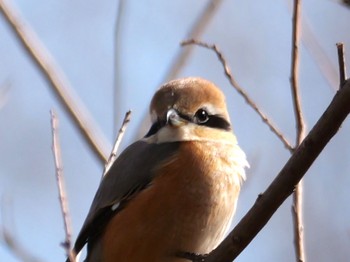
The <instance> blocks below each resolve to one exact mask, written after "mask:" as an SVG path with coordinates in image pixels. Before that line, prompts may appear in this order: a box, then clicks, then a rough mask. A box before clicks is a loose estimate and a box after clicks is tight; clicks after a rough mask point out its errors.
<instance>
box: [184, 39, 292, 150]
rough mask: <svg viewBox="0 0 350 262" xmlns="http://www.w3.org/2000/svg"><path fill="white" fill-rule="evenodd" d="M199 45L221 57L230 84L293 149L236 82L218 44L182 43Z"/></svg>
mask: <svg viewBox="0 0 350 262" xmlns="http://www.w3.org/2000/svg"><path fill="white" fill-rule="evenodd" d="M191 44H194V45H198V46H201V47H204V48H208V49H211V50H213V51H214V52H215V53H216V55H217V56H218V58H219V61H220V62H221V64H222V66H223V67H224V71H225V75H226V77H227V79H228V80H229V81H230V84H231V85H232V86H233V87H234V88H235V89H236V90H237V92H238V93H239V94H240V95H241V96H242V97H243V98H244V100H245V101H246V103H247V104H248V105H250V106H251V107H252V108H253V109H254V110H255V112H256V113H258V115H259V116H260V118H261V119H262V121H263V122H264V123H265V124H267V125H268V126H269V127H270V129H271V131H272V132H273V133H274V134H275V135H276V136H277V137H278V138H279V139H280V140H281V141H282V143H283V144H284V146H285V147H286V148H287V149H288V150H289V151H290V152H292V151H293V147H292V146H291V144H290V143H289V142H288V140H287V139H286V138H285V137H284V136H283V134H282V133H281V132H280V131H279V130H278V129H277V128H276V127H275V126H274V125H273V124H272V122H271V121H270V120H269V119H268V117H267V116H266V115H265V114H264V113H263V112H262V111H261V110H260V109H259V108H258V107H257V105H256V104H255V103H254V102H253V100H252V99H251V98H250V97H249V96H248V94H247V93H246V92H245V91H244V90H243V88H242V87H241V86H240V85H239V84H238V83H237V82H236V80H235V79H234V78H233V76H232V74H231V70H230V68H229V66H228V64H227V62H226V59H225V58H224V56H223V54H222V53H221V51H220V50H219V49H218V47H217V46H216V45H210V44H207V43H204V42H200V41H197V40H195V39H190V40H186V41H183V42H182V43H181V45H183V46H186V45H191Z"/></svg>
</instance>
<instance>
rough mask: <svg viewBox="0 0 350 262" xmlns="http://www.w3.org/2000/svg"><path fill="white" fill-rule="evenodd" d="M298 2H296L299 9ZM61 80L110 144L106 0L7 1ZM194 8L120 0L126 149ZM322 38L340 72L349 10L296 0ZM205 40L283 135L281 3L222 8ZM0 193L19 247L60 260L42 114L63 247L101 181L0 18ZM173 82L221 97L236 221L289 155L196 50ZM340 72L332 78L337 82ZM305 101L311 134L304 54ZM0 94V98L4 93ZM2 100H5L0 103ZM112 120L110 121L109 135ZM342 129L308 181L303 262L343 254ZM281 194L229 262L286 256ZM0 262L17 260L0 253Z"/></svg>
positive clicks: (312, 97)
mask: <svg viewBox="0 0 350 262" xmlns="http://www.w3.org/2000/svg"><path fill="white" fill-rule="evenodd" d="M303 2H304V1H303ZM15 3H16V5H17V6H18V8H19V9H20V10H21V12H22V13H23V16H24V17H25V19H26V20H27V21H28V22H29V23H30V25H31V26H32V27H33V28H34V30H35V31H36V32H37V34H38V35H39V37H40V38H41V40H42V41H43V43H44V44H45V45H46V47H47V48H48V49H49V50H50V52H51V53H52V55H53V56H54V57H55V59H56V60H57V62H58V63H59V64H60V66H61V67H62V69H63V71H64V72H65V73H66V75H67V77H68V79H69V80H70V82H71V84H72V86H73V87H74V89H75V91H76V92H77V94H78V95H79V96H80V98H81V99H82V101H83V102H84V103H85V104H86V107H87V108H88V109H89V111H90V112H91V114H92V115H93V117H94V118H95V120H96V122H97V123H98V125H99V126H100V128H101V130H103V132H104V134H105V135H106V137H107V138H108V139H109V141H110V143H112V141H113V140H114V133H113V131H114V121H113V81H114V80H113V79H114V48H113V46H114V39H113V34H114V24H115V16H116V11H117V1H109V0H107V1H100V2H97V1H91V0H77V1H66V0H61V1H52V0H51V1H43V0H37V1H28V0H16V1H15ZM204 6H205V1H195V0H191V1H188V0H181V1H160V0H153V1H142V2H141V1H136V0H130V1H127V5H126V8H125V14H124V23H123V29H122V33H121V35H122V41H121V50H122V52H121V53H120V54H119V56H120V61H121V65H122V66H121V68H120V72H119V74H120V75H119V76H120V83H121V86H120V93H121V98H120V101H119V103H120V105H119V108H120V112H119V116H120V117H122V116H123V115H124V113H125V111H126V110H128V109H132V110H133V116H132V122H131V124H130V125H129V127H128V130H127V133H126V136H125V139H124V140H123V143H122V147H123V148H124V147H125V146H126V145H128V144H130V143H131V142H132V139H134V137H135V134H136V133H137V132H136V129H137V128H138V126H139V123H140V121H141V119H142V117H143V116H144V113H145V111H146V110H147V108H148V103H149V101H150V99H151V97H152V94H153V93H154V90H155V89H156V88H157V87H158V86H159V84H160V82H161V81H162V79H163V78H164V73H165V72H166V71H167V69H168V66H169V65H170V63H171V60H172V58H173V57H174V56H175V55H176V54H177V52H178V50H179V48H180V47H179V42H180V41H182V40H184V37H185V35H186V34H187V32H188V28H189V26H190V25H191V24H192V23H193V22H194V20H195V18H196V17H197V15H198V14H199V13H200V12H201V10H202V9H203V7H204ZM302 13H303V15H304V16H306V17H307V19H308V21H309V23H310V25H311V26H312V28H313V33H314V35H315V36H316V38H317V39H318V40H319V44H320V45H321V46H322V48H323V49H324V50H325V52H326V54H327V55H328V56H329V58H330V60H331V62H332V63H333V65H334V66H336V65H337V55H336V47H335V43H336V42H339V41H343V42H344V43H345V44H346V48H347V61H348V67H350V56H349V54H350V34H349V25H350V9H346V8H344V7H343V6H341V5H339V4H337V3H336V2H335V0H334V1H330V0H322V1H316V0H310V1H307V2H306V1H305V3H303V6H302ZM202 40H205V41H208V42H210V43H217V44H218V45H219V47H220V48H221V50H222V51H223V53H224V54H225V56H226V58H227V60H228V62H229V63H230V65H231V68H232V71H233V74H234V76H235V77H236V79H237V80H238V82H239V83H241V85H242V86H243V87H244V88H245V89H246V91H247V92H248V93H249V94H250V95H251V97H252V98H253V99H254V100H255V101H256V102H257V104H258V105H259V106H260V107H261V108H262V109H263V111H264V112H266V113H267V115H269V116H270V117H271V119H272V120H273V122H274V123H276V125H277V126H278V127H279V128H280V129H281V130H282V131H283V133H284V134H285V135H286V136H287V137H288V138H289V139H290V141H293V140H294V134H295V122H294V116H293V109H292V103H291V97H290V86H289V74H290V48H291V44H290V43H291V17H290V13H289V11H288V8H287V4H286V1H277V2H276V1H272V0H266V1H251V0H245V1H228V0H226V1H223V4H222V5H221V7H220V8H219V10H218V12H217V13H216V15H215V18H214V19H213V20H212V22H211V23H210V24H209V26H208V27H207V29H206V31H205V33H204V35H203V36H202ZM0 61H1V63H0V90H1V92H3V90H4V88H5V87H4V86H6V85H7V83H9V84H10V89H9V91H8V92H7V93H6V99H5V100H3V101H5V104H2V103H0V106H1V107H0V196H1V197H2V198H3V199H4V203H5V204H3V206H4V207H5V210H6V216H5V218H0V223H1V224H2V223H5V224H6V225H8V226H10V227H11V228H12V230H13V233H15V235H16V237H17V238H18V240H19V241H20V242H21V243H23V245H24V246H25V247H26V248H28V249H29V250H31V252H32V253H33V254H35V255H36V256H37V257H39V258H41V259H43V260H44V261H63V260H64V251H63V249H62V248H61V247H60V246H59V243H60V242H62V241H63V239H64V232H63V222H62V218H61V213H60V207H59V202H58V198H57V196H58V194H57V186H56V183H55V176H54V165H53V156H52V153H51V129H50V115H49V110H50V109H51V108H55V109H56V110H57V112H58V115H59V119H60V131H59V132H60V139H61V147H62V157H63V162H64V173H65V179H66V185H67V193H68V197H69V204H70V210H71V216H72V221H73V227H74V239H75V237H76V234H77V233H78V231H79V229H80V227H81V224H82V222H83V220H84V218H85V216H86V213H87V211H88V208H89V206H90V203H91V200H92V198H93V196H94V193H95V190H96V188H97V186H98V183H99V180H100V176H101V172H102V166H101V164H100V163H99V162H97V161H96V159H95V157H94V156H93V154H92V153H91V152H90V150H89V148H88V147H87V146H86V145H85V142H84V141H83V139H82V138H81V136H80V135H79V134H78V133H77V131H76V128H75V127H74V125H73V124H72V123H71V121H70V120H69V119H68V118H67V116H66V114H65V112H64V111H63V110H62V107H61V106H60V105H59V103H58V102H57V101H56V99H55V96H54V95H53V93H52V92H51V90H50V88H49V87H48V85H47V83H46V81H45V80H44V79H43V77H42V75H41V74H40V73H39V72H38V70H37V69H36V67H34V66H33V63H32V60H31V59H29V58H28V56H27V55H26V53H25V52H24V51H23V48H22V46H21V45H20V44H19V43H18V41H17V39H16V38H15V36H14V34H13V33H12V32H11V30H10V28H9V26H8V25H7V24H6V22H5V20H4V18H3V17H2V16H0ZM180 76H202V77H204V78H207V79H209V80H211V81H213V82H215V83H216V84H217V85H219V86H220V87H221V88H222V89H223V91H224V92H225V94H226V95H227V101H228V104H229V109H230V115H231V120H232V122H233V126H234V130H235V133H236V135H237V137H238V140H239V143H240V145H241V147H242V148H243V149H244V150H245V151H246V153H247V156H248V159H249V161H250V164H251V169H250V170H249V171H248V179H247V182H246V183H245V185H244V186H243V190H242V194H241V197H240V200H239V205H238V210H237V214H236V217H235V219H234V223H237V221H239V219H240V218H241V217H242V216H243V215H244V214H245V212H246V211H247V210H248V209H249V208H250V207H251V206H252V204H253V203H254V201H255V199H256V197H257V195H258V194H259V193H260V192H263V191H264V190H265V189H266V187H267V186H268V184H269V183H270V182H271V181H272V180H273V178H274V176H275V175H276V174H277V173H278V171H279V170H280V169H281V167H282V166H283V165H284V163H285V162H286V160H287V159H288V156H289V153H288V152H287V151H286V150H285V149H284V147H283V146H282V144H281V143H280V141H279V140H277V139H276V137H275V136H274V135H273V134H272V133H271V132H270V130H269V129H268V128H267V127H266V126H265V125H264V124H263V123H262V122H261V121H260V119H259V118H258V117H257V115H256V113H255V112H253V111H252V110H251V108H249V107H248V106H247V105H246V104H245V103H244V101H243V99H242V98H241V97H240V96H239V95H237V93H236V91H234V90H233V89H232V88H231V87H230V86H229V83H228V81H227V79H226V78H225V76H224V75H223V72H222V67H221V65H220V64H219V62H218V61H217V58H216V56H215V55H214V54H213V53H211V52H210V51H208V50H204V49H200V48H196V49H195V51H194V53H193V56H191V59H190V61H189V63H188V64H187V66H186V67H184V68H183V70H182V72H181V75H180ZM336 77H337V76H336ZM300 87H301V94H302V106H303V109H304V114H305V120H306V122H307V126H308V128H311V127H312V126H313V124H314V123H315V121H317V119H318V118H319V117H320V115H321V114H322V112H323V111H324V109H325V108H326V106H327V105H328V104H329V102H330V100H331V99H332V97H333V95H334V94H335V88H336V87H330V86H329V85H328V84H327V82H326V81H325V80H324V77H323V76H322V74H321V73H320V71H319V70H318V67H317V66H316V65H315V62H314V60H313V57H312V56H311V55H310V53H309V52H308V51H307V49H305V48H304V47H302V48H301V66H300ZM1 92H0V94H1ZM0 99H2V98H1V97H0ZM120 122H121V119H118V120H117V123H118V127H119V124H120ZM349 134H350V121H349V119H347V121H346V122H345V123H344V125H343V127H342V128H341V130H340V131H339V133H338V134H337V136H336V137H335V138H334V139H333V140H332V141H331V142H330V144H329V145H328V146H327V147H326V149H325V150H324V152H323V153H322V154H321V156H320V157H319V158H318V159H317V161H316V162H315V164H314V165H313V166H312V167H311V169H310V170H309V172H308V174H307V176H306V179H305V189H304V192H305V234H306V237H305V238H306V252H307V255H308V258H309V261H347V260H348V259H349V257H350V250H349V248H348V247H349V246H350V223H349V221H350V210H349V202H350V192H349V186H350V176H349V174H350V142H349V141H350V140H349ZM292 243H293V235H292V221H291V203H290V200H288V201H286V203H285V204H283V206H282V207H281V208H280V209H279V210H278V211H277V212H276V214H275V215H274V216H273V217H272V219H271V221H270V222H269V224H268V225H267V226H266V227H265V228H264V229H263V230H262V231H261V232H260V234H259V235H258V236H257V237H256V239H255V240H253V242H252V243H251V244H250V245H249V246H248V248H247V249H246V250H245V251H244V252H243V253H242V254H241V255H240V256H239V257H238V258H237V260H236V261H240V262H244V261H263V262H264V261H287V262H289V261H295V258H294V250H293V244H292ZM0 261H10V262H12V261H17V260H16V259H15V258H14V257H13V256H12V255H11V254H10V253H9V252H8V250H7V249H6V248H4V246H2V245H0Z"/></svg>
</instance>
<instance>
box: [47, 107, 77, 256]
mask: <svg viewBox="0 0 350 262" xmlns="http://www.w3.org/2000/svg"><path fill="white" fill-rule="evenodd" d="M50 114H51V127H52V152H53V157H54V161H55V168H56V179H57V187H58V195H59V201H60V205H61V211H62V217H63V223H64V231H65V236H66V239H65V241H64V242H63V243H62V246H63V248H64V250H65V251H66V255H67V257H68V258H69V260H70V261H72V262H74V261H75V255H74V253H73V251H72V239H71V238H72V226H71V219H70V215H69V210H68V201H67V196H66V191H65V189H64V176H63V166H62V158H61V148H60V143H59V137H58V118H57V116H56V113H55V112H54V111H53V110H50Z"/></svg>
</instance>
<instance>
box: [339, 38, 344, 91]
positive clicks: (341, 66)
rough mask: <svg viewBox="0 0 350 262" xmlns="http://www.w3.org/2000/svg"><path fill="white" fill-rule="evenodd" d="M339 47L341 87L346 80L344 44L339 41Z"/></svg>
mask: <svg viewBox="0 0 350 262" xmlns="http://www.w3.org/2000/svg"><path fill="white" fill-rule="evenodd" d="M337 49H338V63H339V85H340V88H341V87H342V86H343V85H344V83H345V80H346V65H345V52H344V44H343V43H337Z"/></svg>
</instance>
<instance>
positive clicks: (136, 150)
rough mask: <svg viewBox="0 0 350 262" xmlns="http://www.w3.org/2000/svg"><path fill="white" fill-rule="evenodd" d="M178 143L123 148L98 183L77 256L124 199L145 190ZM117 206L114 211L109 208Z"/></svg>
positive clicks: (77, 249)
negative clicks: (156, 168) (155, 170)
mask: <svg viewBox="0 0 350 262" xmlns="http://www.w3.org/2000/svg"><path fill="white" fill-rule="evenodd" d="M178 146H179V143H178V142H173V143H163V144H149V143H147V142H145V141H142V140H140V141H137V142H135V143H133V144H132V145H130V146H129V147H128V148H126V149H125V150H124V151H123V152H122V154H121V155H120V156H119V157H118V159H117V160H116V161H115V162H114V163H113V165H112V167H111V168H110V170H109V171H108V173H107V174H106V175H105V177H104V178H103V180H102V181H101V184H100V187H99V188H98V190H97V192H96V195H95V198H94V200H93V202H92V204H91V208H90V211H89V213H88V215H87V217H86V219H85V222H84V225H83V227H82V229H81V231H80V233H79V235H78V238H77V241H76V243H75V246H74V249H75V252H76V253H79V252H80V250H81V249H82V248H83V247H84V245H85V244H86V243H87V242H88V240H89V242H90V240H92V241H93V239H95V238H97V237H98V235H99V233H100V232H101V231H102V230H103V229H104V227H105V226H106V224H107V223H108V221H109V220H110V219H111V217H112V216H114V215H115V214H116V213H117V212H119V211H120V210H121V208H123V206H125V205H126V204H127V198H128V197H130V196H132V195H134V194H137V193H138V192H139V191H140V190H142V189H144V188H145V187H146V186H147V185H148V184H149V183H150V182H151V181H152V179H153V176H154V169H155V167H156V166H159V165H160V164H161V163H162V162H164V161H166V160H167V159H169V158H170V157H172V156H173V155H174V154H175V152H176V150H177V148H178ZM118 203H119V204H120V205H119V206H118V208H117V209H116V210H112V206H113V205H115V204H118Z"/></svg>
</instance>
